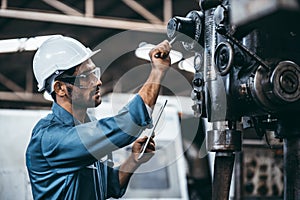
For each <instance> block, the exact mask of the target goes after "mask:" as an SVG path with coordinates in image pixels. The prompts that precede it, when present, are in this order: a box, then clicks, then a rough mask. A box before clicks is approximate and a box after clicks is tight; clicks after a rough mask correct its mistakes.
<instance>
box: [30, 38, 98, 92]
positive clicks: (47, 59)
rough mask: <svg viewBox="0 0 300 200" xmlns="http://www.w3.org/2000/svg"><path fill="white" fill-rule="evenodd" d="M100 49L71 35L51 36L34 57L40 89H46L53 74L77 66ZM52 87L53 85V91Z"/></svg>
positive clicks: (34, 71) (34, 66) (34, 69)
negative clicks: (46, 84)
mask: <svg viewBox="0 0 300 200" xmlns="http://www.w3.org/2000/svg"><path fill="white" fill-rule="evenodd" d="M99 51H100V49H99V50H97V51H91V49H89V48H87V47H85V46H84V45H83V44H82V43H80V42H79V41H77V40H75V39H73V38H70V37H65V36H61V35H58V36H53V37H51V38H49V39H48V40H46V41H45V42H44V43H43V44H42V45H41V46H40V48H39V49H38V50H37V52H36V53H35V55H34V58H33V73H34V76H35V78H36V80H37V82H38V88H39V89H38V91H39V92H40V91H42V90H44V89H45V81H46V80H47V78H49V77H51V76H52V75H53V74H60V73H61V71H65V70H68V69H70V68H72V67H75V66H77V65H79V64H81V63H83V62H84V61H86V60H87V59H89V58H90V57H92V56H93V55H95V54H96V53H98V52H99ZM52 89H53V88H52V86H51V92H52ZM48 92H49V91H48ZM51 92H49V93H51Z"/></svg>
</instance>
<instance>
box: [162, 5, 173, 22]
mask: <svg viewBox="0 0 300 200" xmlns="http://www.w3.org/2000/svg"><path fill="white" fill-rule="evenodd" d="M172 6H173V5H172V0H164V22H165V24H167V23H168V21H169V20H170V19H171V18H172V17H173V12H172V10H173V8H172Z"/></svg>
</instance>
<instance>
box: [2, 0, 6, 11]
mask: <svg viewBox="0 0 300 200" xmlns="http://www.w3.org/2000/svg"><path fill="white" fill-rule="evenodd" d="M6 8H7V0H1V9H6Z"/></svg>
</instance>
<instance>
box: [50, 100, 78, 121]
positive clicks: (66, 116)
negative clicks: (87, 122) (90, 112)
mask: <svg viewBox="0 0 300 200" xmlns="http://www.w3.org/2000/svg"><path fill="white" fill-rule="evenodd" d="M52 112H53V114H54V115H55V116H56V117H57V118H58V119H59V120H60V121H61V122H63V123H64V124H66V125H73V126H74V125H75V124H78V120H77V119H75V118H74V117H73V115H71V113H69V112H68V111H66V110H65V109H64V108H63V107H61V106H60V105H58V104H57V103H55V102H54V103H53V105H52Z"/></svg>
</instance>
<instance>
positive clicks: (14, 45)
mask: <svg viewBox="0 0 300 200" xmlns="http://www.w3.org/2000/svg"><path fill="white" fill-rule="evenodd" d="M53 36H55V35H45V36H37V37H31V38H17V39H7V40H0V53H14V52H21V51H35V50H37V49H38V48H39V47H40V46H41V44H42V43H43V42H44V41H46V40H47V39H49V38H50V37H53Z"/></svg>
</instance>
